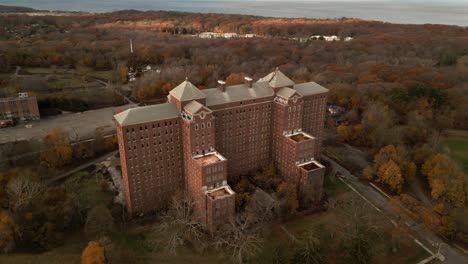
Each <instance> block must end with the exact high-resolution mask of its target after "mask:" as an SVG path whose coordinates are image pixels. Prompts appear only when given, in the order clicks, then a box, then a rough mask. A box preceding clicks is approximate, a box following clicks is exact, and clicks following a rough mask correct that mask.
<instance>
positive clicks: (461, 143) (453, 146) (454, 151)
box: [443, 133, 468, 174]
mask: <svg viewBox="0 0 468 264" xmlns="http://www.w3.org/2000/svg"><path fill="white" fill-rule="evenodd" d="M443 142H444V144H445V145H446V146H447V147H448V148H449V150H450V155H451V156H452V158H454V159H455V160H456V161H457V162H459V163H460V166H461V167H462V168H463V170H464V171H465V174H468V133H467V134H466V135H463V134H461V133H460V134H457V135H451V136H448V137H446V138H445V139H444V140H443Z"/></svg>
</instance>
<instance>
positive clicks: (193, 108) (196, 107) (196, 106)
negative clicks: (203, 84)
mask: <svg viewBox="0 0 468 264" xmlns="http://www.w3.org/2000/svg"><path fill="white" fill-rule="evenodd" d="M203 108H204V109H205V110H207V111H210V112H211V110H210V109H208V108H207V107H205V106H204V105H202V104H200V103H199V102H197V101H192V102H190V103H188V104H187V105H186V106H185V107H184V110H185V111H187V112H189V113H190V114H192V115H194V114H196V113H198V112H199V111H200V110H202V109H203Z"/></svg>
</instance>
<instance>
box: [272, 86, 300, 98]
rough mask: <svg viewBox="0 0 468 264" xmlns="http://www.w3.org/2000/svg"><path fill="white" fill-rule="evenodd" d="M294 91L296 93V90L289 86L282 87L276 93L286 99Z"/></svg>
mask: <svg viewBox="0 0 468 264" xmlns="http://www.w3.org/2000/svg"><path fill="white" fill-rule="evenodd" d="M295 93H296V90H294V89H291V88H289V87H283V88H281V89H280V90H279V91H278V92H277V93H276V94H277V95H279V96H281V97H283V98H285V99H288V98H290V97H291V96H293V95H294V94H295Z"/></svg>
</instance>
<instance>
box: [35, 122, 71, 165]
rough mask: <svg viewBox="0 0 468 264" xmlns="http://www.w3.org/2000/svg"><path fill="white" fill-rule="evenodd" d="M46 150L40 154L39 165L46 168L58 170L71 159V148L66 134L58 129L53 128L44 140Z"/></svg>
mask: <svg viewBox="0 0 468 264" xmlns="http://www.w3.org/2000/svg"><path fill="white" fill-rule="evenodd" d="M45 144H46V147H47V150H46V151H45V152H43V153H42V154H41V163H42V164H43V165H44V166H46V167H47V168H52V169H55V168H60V167H62V166H64V165H66V164H68V163H69V162H70V161H71V159H72V153H73V151H72V147H71V145H70V143H69V139H68V134H67V133H66V132H65V131H63V130H62V129H60V128H53V129H52V130H51V131H50V132H49V134H47V136H46V138H45Z"/></svg>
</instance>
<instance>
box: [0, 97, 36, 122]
mask: <svg viewBox="0 0 468 264" xmlns="http://www.w3.org/2000/svg"><path fill="white" fill-rule="evenodd" d="M39 118H40V114H39V108H38V106H37V100H36V97H33V96H28V94H27V93H19V94H18V97H10V98H0V123H1V122H16V121H26V120H38V119H39Z"/></svg>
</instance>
